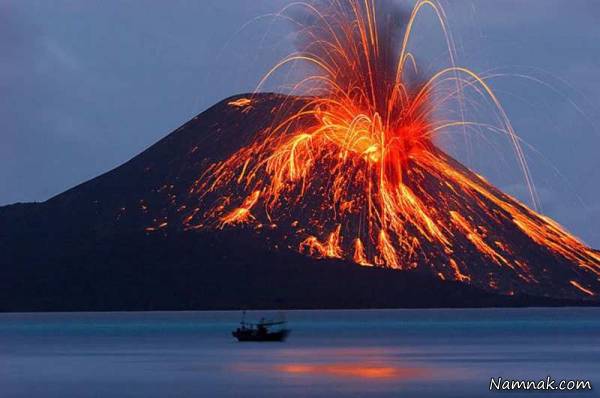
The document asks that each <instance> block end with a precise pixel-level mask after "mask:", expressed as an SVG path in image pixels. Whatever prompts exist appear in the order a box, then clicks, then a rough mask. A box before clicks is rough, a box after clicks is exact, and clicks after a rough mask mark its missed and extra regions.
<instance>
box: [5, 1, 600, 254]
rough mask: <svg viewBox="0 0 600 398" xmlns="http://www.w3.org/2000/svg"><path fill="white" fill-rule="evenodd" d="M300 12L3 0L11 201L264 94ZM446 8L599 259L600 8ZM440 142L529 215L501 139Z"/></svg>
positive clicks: (421, 32)
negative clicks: (288, 15) (260, 85)
mask: <svg viewBox="0 0 600 398" xmlns="http://www.w3.org/2000/svg"><path fill="white" fill-rule="evenodd" d="M398 2H399V3H400V4H401V5H404V4H406V5H407V6H408V9H410V5H411V4H412V3H411V2H410V1H403V0H398ZM287 3H289V1H285V0H270V1H266V0H254V1H245V0H228V1H223V0H202V1H200V0H197V1H187V0H172V1H155V0H149V1H148V0H127V1H116V0H109V1H106V0H102V1H100V0H86V1H79V0H53V1H34V0H14V1H12V0H11V1H8V0H0V50H1V54H2V55H1V56H0V140H1V142H0V205H5V204H10V203H14V202H29V201H44V200H47V199H48V198H50V197H52V196H54V195H56V194H58V193H60V192H62V191H64V190H65V189H68V188H70V187H72V186H75V185H77V184H79V183H81V182H84V181H86V180H88V179H90V178H92V177H95V176H97V175H99V174H101V173H103V172H106V171H108V170H110V169H112V168H114V167H116V166H118V165H119V164H121V163H123V162H125V161H127V160H129V159H130V158H131V157H133V156H135V155H136V154H138V153H139V152H141V151H142V150H144V149H145V148H147V147H148V146H150V145H152V144H153V143H155V142H156V141H157V140H159V139H160V138H162V137H164V136H165V135H167V134H168V133H169V132H171V131H172V130H174V129H175V128H177V127H178V126H179V125H181V124H183V123H184V122H186V121H187V120H189V119H191V118H192V117H193V116H195V115H196V114H198V113H200V112H201V111H203V110H204V109H206V108H207V107H209V106H211V105H212V104H214V103H215V102H218V101H220V100H221V99H223V98H225V97H228V96H230V95H233V94H237V93H242V92H249V91H252V90H253V89H254V88H255V86H256V84H257V82H258V81H259V80H260V78H261V77H262V76H263V75H264V73H265V71H266V70H268V68H269V67H270V66H271V65H273V64H274V63H275V62H276V61H277V60H279V59H281V58H282V57H283V56H285V55H286V54H287V53H289V52H290V51H291V48H292V47H291V43H292V42H293V34H292V33H291V32H290V29H289V26H288V25H287V24H286V23H285V22H284V21H281V20H280V19H277V18H273V17H272V16H269V14H270V13H275V12H277V11H279V10H280V9H281V8H282V7H283V6H284V5H285V4H287ZM441 4H442V5H443V7H444V9H445V11H446V14H447V20H448V21H447V22H448V26H449V29H450V32H451V33H452V36H453V38H454V40H455V43H456V47H457V64H460V65H464V66H467V67H469V68H470V69H472V70H474V71H476V72H478V73H481V74H484V75H486V76H490V79H489V81H488V82H489V84H490V86H491V87H492V88H493V89H494V92H495V93H496V94H497V95H498V97H499V99H500V101H501V102H502V104H503V106H504V109H505V110H506V112H507V114H508V115H509V117H510V120H511V122H512V124H513V126H514V128H515V130H516V131H517V133H518V134H519V135H520V137H521V138H522V139H523V141H524V142H526V148H527V150H526V155H527V159H528V163H529V165H530V167H531V172H532V175H533V178H534V182H535V185H536V189H537V191H538V193H539V196H540V198H541V207H540V211H541V212H543V213H544V214H546V215H548V216H550V217H552V218H554V219H556V220H557V221H558V222H560V223H561V224H562V225H564V226H565V227H566V228H567V229H568V230H570V231H571V232H573V233H575V234H576V235H577V236H579V237H581V238H582V239H583V240H584V241H585V242H586V243H588V244H590V245H592V246H594V247H597V248H600V228H598V227H597V226H598V225H600V199H599V197H600V184H599V182H600V156H598V148H600V127H598V126H600V124H599V123H600V45H598V43H600V2H597V1H596V0H574V1H567V0H528V1H521V0H503V1H496V0H460V1H441ZM415 31H416V34H415V37H414V40H413V41H411V44H410V45H411V46H412V47H411V48H412V49H413V52H415V54H416V56H417V58H418V59H419V61H421V62H422V63H423V65H424V69H425V71H427V72H433V71H435V70H436V69H439V67H440V66H443V65H442V64H443V62H444V61H442V59H444V58H447V56H446V55H447V54H445V53H444V52H443V51H442V50H440V47H439V45H438V44H439V43H440V42H441V40H443V37H442V36H441V32H440V31H439V28H438V27H437V25H436V24H435V19H434V18H433V15H432V14H431V13H428V12H425V13H423V15H422V17H420V19H419V21H418V23H417V25H416V27H415ZM435 43H438V44H435ZM442 43H443V42H442ZM272 84H273V86H272V87H268V88H270V89H277V86H276V84H275V83H272ZM441 145H447V150H448V151H449V152H450V153H452V154H453V155H455V156H456V157H458V158H459V159H460V160H461V161H463V162H464V163H466V164H467V165H468V166H469V167H471V168H473V169H475V170H476V171H478V172H479V173H480V174H483V175H484V176H485V177H487V178H488V179H489V180H490V181H491V182H493V183H494V184H496V185H498V186H499V187H500V188H502V189H503V190H505V191H507V192H508V193H510V194H512V195H514V196H516V197H517V198H519V199H521V200H523V201H524V202H526V203H529V204H530V201H529V197H528V193H527V189H526V186H525V185H524V183H523V179H522V177H521V175H520V173H519V169H518V167H517V164H516V163H515V161H514V157H512V155H511V150H510V147H508V146H507V145H503V144H502V143H501V142H499V141H498V138H497V137H495V138H489V139H488V138H486V137H476V139H473V144H469V145H468V146H464V145H461V141H454V142H446V143H441Z"/></svg>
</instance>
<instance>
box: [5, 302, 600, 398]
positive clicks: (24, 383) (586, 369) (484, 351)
mask: <svg viewBox="0 0 600 398" xmlns="http://www.w3.org/2000/svg"><path fill="white" fill-rule="evenodd" d="M241 315H242V313H241V312H240V311H208V312H206V311H198V312H97V313H92V312H89V313H84V312H80V313H6V314H0V397H2V398H8V397H20V398H21V397H22V398H34V397H53V398H69V397H77V398H79V397H81V398H85V397H94V398H99V397H107V398H108V397H140V398H142V397H143V398H151V397H408V398H411V397H457V398H467V397H499V398H504V397H508V398H514V397H521V396H522V397H546V396H551V397H563V396H565V397H596V396H600V308H543V309H542V308H523V309H410V310H408V309H398V310H306V311H304V310H297V311H285V312H284V313H281V312H279V311H248V312H247V313H246V320H248V321H250V320H258V319H260V318H261V317H266V318H280V317H285V318H286V319H287V321H288V327H289V328H290V329H291V330H292V331H291V334H290V336H289V337H288V339H287V341H285V342H270V343H253V342H246V343H240V342H237V341H236V340H235V339H234V338H233V337H232V335H231V331H232V330H233V329H235V328H236V327H237V325H238V324H239V322H240V318H241ZM498 378H502V379H501V380H510V381H515V380H516V381H519V380H525V381H539V380H547V379H548V378H550V379H552V380H554V381H555V383H556V384H555V386H558V383H559V382H560V381H562V380H564V381H565V382H567V381H570V380H574V381H576V380H583V381H589V382H590V384H591V387H592V389H591V390H588V389H585V390H576V391H568V392H566V391H557V390H543V391H540V390H536V391H533V390H518V391H515V390H513V391H506V390H495V389H492V390H491V391H490V385H491V380H492V379H494V380H495V381H496V382H497V381H498V380H499V379H498ZM532 394H533V395H532Z"/></svg>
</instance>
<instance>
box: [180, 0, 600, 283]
mask: <svg viewBox="0 0 600 398" xmlns="http://www.w3.org/2000/svg"><path fill="white" fill-rule="evenodd" d="M291 7H304V8H305V9H306V10H308V12H309V13H311V14H312V16H313V18H312V19H311V22H310V23H306V22H303V21H302V20H300V19H296V18H294V16H293V15H292V16H288V15H286V17H287V18H288V19H290V20H292V21H293V22H294V23H295V24H296V25H298V26H299V29H298V37H299V38H300V39H299V40H300V41H301V42H302V43H303V44H301V48H300V51H298V52H295V53H293V54H291V55H290V56H288V57H286V58H284V59H283V60H281V61H280V62H279V63H277V64H276V65H275V66H274V67H273V68H272V69H271V70H270V71H268V73H266V75H265V76H264V78H263V80H262V81H261V82H260V83H259V85H258V88H257V91H258V90H260V89H261V87H262V86H263V84H264V82H265V81H267V80H268V79H269V78H271V76H272V75H274V74H275V73H277V72H278V71H280V70H281V69H283V68H285V67H287V66H290V65H295V64H297V63H302V64H304V65H308V66H307V67H306V71H307V73H306V75H305V76H304V77H303V78H302V79H300V80H299V81H297V82H294V83H293V85H292V86H293V90H292V91H293V93H298V92H301V93H303V94H304V96H302V97H290V99H289V100H288V102H289V103H288V104H287V106H282V107H281V108H279V109H274V112H278V115H279V117H278V118H277V122H276V123H274V124H273V125H272V126H269V127H268V128H266V129H264V130H261V131H257V132H256V134H255V135H254V139H253V140H252V141H251V142H250V143H249V144H248V145H244V146H243V147H241V149H239V150H238V151H236V152H235V153H233V154H232V155H231V156H229V157H227V158H226V159H223V160H220V161H217V162H214V163H213V164H211V165H210V166H208V168H207V169H206V170H205V171H204V173H203V174H202V175H201V176H200V178H198V180H197V181H196V182H195V184H194V186H193V187H192V188H191V189H190V194H191V195H192V196H193V197H195V198H196V199H197V201H198V206H197V207H196V209H198V208H200V209H203V210H202V211H197V210H196V211H194V213H192V214H190V215H188V217H186V219H185V224H186V226H188V227H189V228H194V227H198V226H202V227H203V228H215V227H217V228H225V227H228V226H233V225H240V224H244V225H246V226H248V225H255V227H256V228H257V229H258V228H259V227H260V226H262V225H277V226H278V227H282V226H284V227H285V228H286V231H288V230H289V231H292V233H289V234H288V233H286V235H285V239H286V240H287V243H288V246H291V247H294V248H296V249H297V250H298V251H300V252H302V253H305V254H307V255H311V256H315V257H318V258H324V257H327V258H344V259H348V260H352V261H354V262H356V263H358V264H360V265H364V266H378V267H387V268H394V269H400V270H407V269H414V268H426V269H430V270H431V272H433V274H435V275H438V276H439V277H440V278H442V279H449V280H457V281H461V282H467V283H475V284H478V285H480V286H484V287H489V288H492V289H498V288H499V285H500V286H501V285H502V283H501V282H500V281H499V280H498V279H499V278H498V274H497V272H499V271H497V270H502V272H507V273H510V274H511V275H514V276H516V278H515V279H516V280H518V282H510V283H504V286H503V287H502V288H503V289H504V291H506V292H507V293H508V292H512V291H513V289H514V288H515V286H517V288H518V285H515V284H519V283H527V284H536V283H540V280H543V279H544V272H545V271H543V270H542V271H539V272H537V271H536V272H534V271H532V267H531V264H528V262H527V259H526V256H525V255H524V254H523V253H524V250H526V248H523V247H515V246H511V243H510V240H507V239H505V237H504V236H502V234H497V233H496V232H495V231H498V230H503V231H504V230H506V231H510V233H511V234H513V235H516V234H521V235H525V236H526V237H527V239H528V241H530V242H533V243H535V244H537V245H540V246H543V247H544V248H545V250H547V251H549V252H550V253H551V255H552V256H555V257H557V258H565V259H568V260H569V261H573V262H574V263H576V264H577V265H578V268H577V270H575V271H574V276H573V277H572V278H573V279H572V280H570V281H569V282H567V284H568V285H569V286H570V287H571V288H573V289H577V291H580V292H583V293H585V294H586V295H595V294H597V291H596V286H597V285H598V278H599V277H600V256H599V255H598V253H597V252H595V251H593V250H592V249H590V248H588V247H587V246H585V245H584V244H583V243H582V242H580V241H579V240H578V239H577V238H575V237H574V236H572V235H571V234H569V233H568V232H566V231H565V230H563V229H562V228H561V227H560V226H558V224H556V223H555V222H553V221H552V220H549V219H548V218H546V217H544V216H542V215H540V214H538V213H536V212H535V211H534V210H531V209H529V208H528V207H526V206H525V205H524V204H522V203H520V202H518V201H517V200H515V199H513V198H511V197H509V196H508V195H506V194H504V193H502V192H500V191H499V190H497V189H495V188H494V187H493V186H491V185H490V184H489V183H488V182H486V181H485V180H484V179H483V178H482V177H479V176H477V175H476V174H475V173H473V172H471V171H469V170H468V169H466V168H464V167H463V166H461V165H460V164H458V162H456V161H454V160H453V159H452V158H450V157H449V156H447V155H446V154H444V153H443V152H442V151H441V150H439V149H438V148H437V146H436V144H435V138H436V136H437V135H438V134H440V133H441V132H444V131H448V130H449V129H451V128H454V127H457V126H458V127H463V128H469V127H471V126H479V127H485V128H490V129H493V130H494V131H499V132H502V133H503V134H505V135H506V137H507V139H508V140H509V141H510V142H511V143H512V145H513V148H514V152H515V156H516V159H517V162H518V164H519V166H520V168H521V170H522V172H523V177H524V180H525V182H526V184H527V186H528V187H529V189H530V194H531V196H532V201H533V203H534V204H535V203H536V202H537V196H536V194H535V189H534V187H533V184H532V182H531V176H530V173H529V169H528V167H527V163H526V162H525V157H524V154H523V150H522V148H521V145H520V139H519V137H518V136H517V134H516V133H515V131H514V129H513V127H512V125H511V124H510V121H509V120H508V117H507V115H506V113H505V112H504V110H503V109H502V107H501V105H500V102H499V101H498V99H497V97H496V96H495V95H494V93H493V92H492V90H491V88H490V87H489V86H488V84H487V83H486V82H485V79H483V78H482V77H480V76H479V75H477V74H476V73H475V72H473V71H471V70H469V69H467V68H464V67H461V66H456V64H455V56H454V50H453V48H454V46H453V44H452V40H451V37H450V34H449V33H448V30H447V29H446V22H445V13H444V10H443V9H442V8H441V7H440V5H439V4H438V3H437V2H434V1H429V0H420V1H417V3H416V5H415V6H414V9H413V10H412V12H411V14H410V16H409V18H408V19H407V21H405V23H404V24H403V25H402V27H403V32H402V40H400V41H399V42H397V41H396V40H395V36H394V34H393V32H394V30H395V29H396V27H397V25H398V23H399V21H396V20H392V19H391V18H390V16H389V14H386V13H382V12H381V11H380V10H379V9H378V8H377V7H376V3H375V1H372V0H364V1H359V0H348V1H346V2H343V3H342V2H340V1H337V0H330V1H327V2H325V3H318V5H314V4H308V3H294V4H292V5H290V6H288V7H286V9H284V10H282V15H283V14H285V13H286V11H287V10H288V9H289V8H291ZM425 8H429V9H431V10H432V11H433V12H434V14H435V15H436V17H437V20H438V21H439V23H440V24H441V27H442V31H443V32H444V39H445V42H446V43H447V45H448V50H449V54H450V56H449V62H450V63H451V66H450V67H447V68H443V69H441V70H440V71H438V72H437V73H434V74H433V75H432V76H430V77H429V78H424V77H422V76H421V75H420V74H419V73H418V72H417V70H418V69H417V62H416V58H415V57H414V56H413V54H412V53H411V52H410V51H409V49H408V44H409V42H410V38H411V35H412V31H413V25H414V22H415V19H416V18H417V16H418V15H419V14H420V12H421V11H422V10H423V9H425ZM384 11H385V10H384ZM397 43H399V44H397ZM466 90H471V91H473V92H474V93H476V94H477V95H479V96H481V97H485V98H486V101H489V103H491V104H493V105H494V111H495V112H496V114H497V115H498V120H499V125H497V126H489V125H485V124H483V123H478V122H476V121H470V120H466V119H465V118H464V117H462V116H463V115H462V113H463V112H458V113H459V114H460V117H459V118H457V120H440V119H439V118H437V117H435V112H434V110H436V109H440V108H443V107H448V106H458V107H459V108H460V107H461V104H462V103H464V101H465V98H466V96H465V91H466ZM259 102H260V101H259V99H258V97H257V98H240V99H237V100H234V101H230V102H229V103H228V104H229V105H230V106H231V107H233V108H242V112H252V107H253V106H258V105H257V103H259ZM451 104H453V105H451ZM461 109H462V108H461ZM284 110H285V111H284ZM473 255H476V256H479V257H482V258H486V259H487V260H488V261H489V262H490V263H491V264H493V265H494V266H495V267H497V270H492V271H490V270H489V269H486V270H478V269H476V268H475V267H474V265H473V264H472V263H471V262H470V261H469V260H468V259H469V258H470V256H473ZM592 285H593V286H594V287H592Z"/></svg>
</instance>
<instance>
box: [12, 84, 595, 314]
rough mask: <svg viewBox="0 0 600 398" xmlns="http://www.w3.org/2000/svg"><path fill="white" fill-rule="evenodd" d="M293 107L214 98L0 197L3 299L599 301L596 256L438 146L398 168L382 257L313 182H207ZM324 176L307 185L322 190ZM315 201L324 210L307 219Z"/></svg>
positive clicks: (316, 303)
mask: <svg viewBox="0 0 600 398" xmlns="http://www.w3.org/2000/svg"><path fill="white" fill-rule="evenodd" d="M302 104H303V100H302V99H290V98H289V97H285V96H282V95H277V94H259V95H255V96H253V97H252V98H251V99H250V96H248V95H245V96H236V97H232V98H229V99H226V100H224V101H222V102H220V103H218V104H216V105H214V106H213V107H211V108H210V109H208V110H206V111H205V112H203V113H202V114H200V115H198V116H197V117H195V118H193V119H192V120H190V121H189V122H187V123H186V124H184V125H183V126H181V127H180V128H178V129H177V130H175V131H174V132H173V133H171V134H169V135H168V136H167V137H165V138H164V139H162V140H161V141H159V142H158V143H156V144H154V145H153V146H151V147H150V148H148V149H147V150H146V151H144V152H142V153H141V154H140V155H138V156H136V157H134V158H133V159H131V160H130V161H128V162H127V163H125V164H123V165H122V166H120V167H117V168H116V169H114V170H112V171H110V172H108V173H106V174H104V175H101V176H99V177H97V178H94V179H92V180H90V181H88V182H85V183H83V184H81V185H79V186H77V187H74V188H72V189H70V190H68V191H66V192H64V193H62V194H59V195H57V196H55V197H53V198H51V199H49V200H48V201H46V202H43V203H27V204H14V205H9V206H4V207H2V208H0V225H1V226H2V228H1V229H0V251H1V252H2V253H3V256H2V263H3V264H2V267H1V269H0V272H1V274H0V310H4V311H36V310H156V309H161V310H166V309H232V308H274V307H279V308H374V307H480V306H523V305H596V304H597V303H598V301H597V294H598V292H600V283H599V282H598V266H599V263H600V260H599V255H598V252H596V251H594V250H592V249H589V248H587V247H586V246H584V245H583V244H581V243H580V242H579V241H577V240H576V239H575V238H573V237H571V236H570V235H569V234H567V233H566V232H564V231H562V230H561V229H560V227H559V226H557V225H556V224H555V223H553V222H551V221H550V220H548V219H546V218H544V217H542V216H539V215H537V214H536V213H534V212H532V211H531V210H529V209H527V208H526V207H525V206H523V205H522V204H520V203H518V202H517V201H515V200H514V199H512V198H510V197H508V196H507V195H505V194H503V193H501V192H500V191H498V190H497V189H496V188H494V187H492V186H491V185H490V184H488V183H487V182H485V180H483V179H482V178H481V177H479V176H477V175H476V174H474V173H472V172H470V171H469V170H468V169H466V168H465V167H464V166H462V165H461V164H459V163H458V162H456V161H455V160H453V159H452V158H450V157H449V156H447V155H445V154H444V153H443V152H441V151H439V150H437V149H432V153H433V154H435V161H440V162H443V163H444V166H445V168H444V170H445V172H444V173H440V172H439V169H433V168H431V167H429V166H430V165H427V164H411V165H410V167H408V170H410V172H409V174H410V175H406V176H405V179H404V180H405V182H404V184H405V185H406V187H407V189H410V192H411V193H412V194H413V195H414V198H415V202H414V203H415V204H414V206H413V207H410V208H408V207H407V214H404V215H400V217H403V218H402V220H403V224H404V225H405V232H404V233H405V235H402V236H400V234H396V235H394V234H390V236H389V237H388V241H387V243H389V245H390V246H391V247H392V248H394V249H395V258H394V259H391V258H390V257H389V256H388V257H386V256H385V255H384V254H383V253H381V252H380V251H379V250H380V248H381V246H380V245H379V244H380V243H381V240H380V237H379V236H377V237H372V239H371V238H370V237H369V236H367V237H364V238H363V241H364V247H362V251H361V252H360V253H359V254H360V255H359V256H358V257H357V250H356V249H357V248H356V237H357V236H359V235H360V233H361V231H360V230H359V228H358V227H357V226H356V224H355V223H354V222H353V221H352V220H353V218H348V220H350V221H344V220H340V219H339V218H338V216H337V215H335V214H333V215H330V214H328V213H327V210H326V208H325V207H323V203H322V200H321V199H320V198H321V197H320V196H319V195H317V192H318V191H319V190H313V191H311V190H310V189H309V190H308V191H307V192H306V193H305V195H304V196H303V197H302V201H301V203H300V204H299V202H298V201H296V202H293V201H288V202H286V203H285V205H283V204H281V203H280V204H279V206H278V209H279V210H278V211H275V212H269V211H268V210H267V207H268V206H267V203H266V202H267V201H268V197H266V196H264V195H260V194H257V195H256V197H253V196H252V195H253V193H254V192H255V191H248V190H249V189H250V187H249V186H248V185H245V186H242V185H241V184H240V183H239V182H238V180H237V179H236V178H234V177H235V174H236V173H237V172H239V170H236V169H235V167H229V168H228V169H227V172H228V173H231V174H230V175H229V177H230V178H229V180H227V181H225V183H222V184H214V181H213V180H211V178H214V177H215V174H211V173H210V172H211V170H214V168H215V167H217V166H218V165H223V164H227V161H228V159H231V158H232V156H235V154H237V153H239V152H240V151H243V150H244V148H246V147H247V146H248V145H250V144H251V143H252V142H254V141H256V139H257V132H259V131H263V130H265V129H268V127H269V126H271V125H273V123H274V119H276V118H278V117H282V115H284V114H286V113H287V112H288V111H291V110H293V109H297V108H298V107H300V106H302ZM259 139H260V137H259ZM224 176H227V173H225V174H224ZM256 178H257V179H259V180H260V181H263V185H261V186H262V187H265V186H266V185H267V184H268V183H269V175H266V174H265V175H260V174H259V175H257V176H256ZM457 179H460V181H461V182H464V181H467V183H466V185H465V184H464V183H463V184H461V185H460V186H459V185H456V184H455V183H454V182H455V181H456V180H457ZM320 181H321V182H319V183H318V184H314V185H311V186H312V187H313V188H314V187H315V186H316V185H320V186H321V187H320V188H319V189H320V191H323V190H328V189H329V187H328V186H327V183H328V182H327V181H330V180H327V179H326V178H321V180H320ZM207 183H208V184H211V185H210V186H209V185H207ZM465 186H466V187H467V188H464V187H465ZM316 209H319V210H320V211H323V212H324V213H323V214H324V215H322V216H320V218H319V220H321V221H322V220H325V221H324V222H321V223H314V222H313V220H314V217H313V215H314V212H315V211H316ZM415 209H418V210H419V211H424V210H425V211H429V212H431V213H430V214H434V215H435V217H436V218H431V223H432V226H431V229H429V230H420V229H419V228H418V227H417V226H416V224H414V223H411V219H413V218H414V217H418V214H417V213H415ZM433 209H435V211H433ZM436 230H438V231H440V234H442V235H443V236H444V239H443V240H440V239H433V238H432V237H434V236H435V231H436ZM406 236H409V237H411V240H410V242H412V243H411V246H410V250H409V249H408V248H407V246H405V244H406V240H404V239H403V237H404V238H405V237H406Z"/></svg>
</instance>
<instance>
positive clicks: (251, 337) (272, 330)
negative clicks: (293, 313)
mask: <svg viewBox="0 0 600 398" xmlns="http://www.w3.org/2000/svg"><path fill="white" fill-rule="evenodd" d="M286 324H287V322H286V321H285V320H281V321H268V320H266V319H264V318H261V320H260V321H259V322H258V323H256V324H253V323H248V322H246V311H244V313H243V315H242V321H241V322H240V326H239V327H238V328H237V329H236V330H234V331H233V332H231V334H232V336H233V337H235V338H236V339H238V341H284V340H285V339H286V337H287V336H288V335H289V334H290V330H289V329H287V328H286V327H285V326H286Z"/></svg>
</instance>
